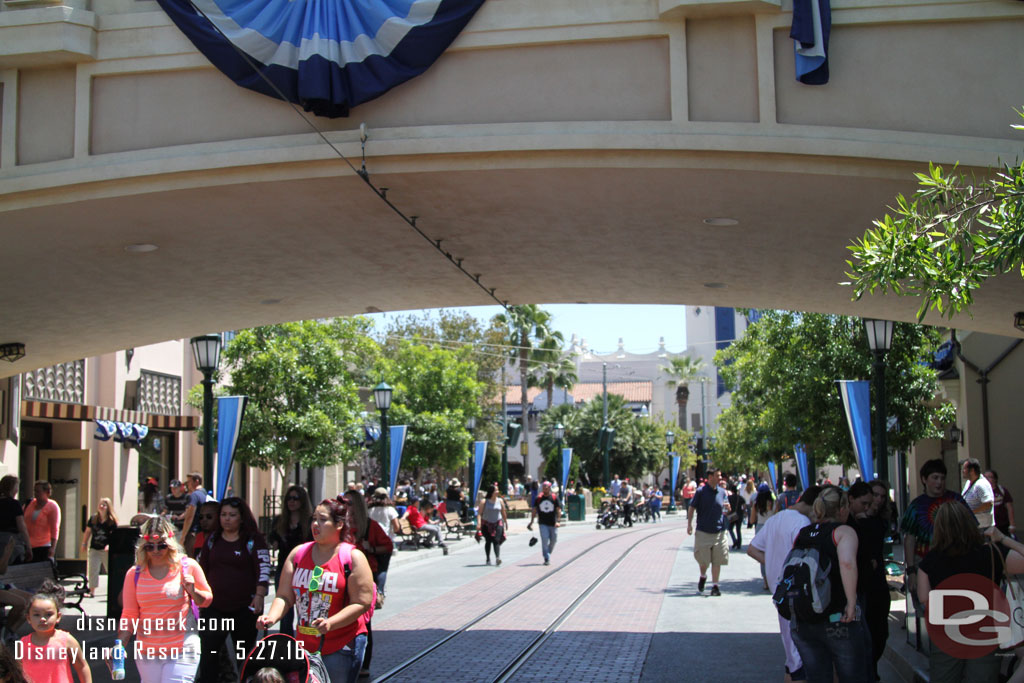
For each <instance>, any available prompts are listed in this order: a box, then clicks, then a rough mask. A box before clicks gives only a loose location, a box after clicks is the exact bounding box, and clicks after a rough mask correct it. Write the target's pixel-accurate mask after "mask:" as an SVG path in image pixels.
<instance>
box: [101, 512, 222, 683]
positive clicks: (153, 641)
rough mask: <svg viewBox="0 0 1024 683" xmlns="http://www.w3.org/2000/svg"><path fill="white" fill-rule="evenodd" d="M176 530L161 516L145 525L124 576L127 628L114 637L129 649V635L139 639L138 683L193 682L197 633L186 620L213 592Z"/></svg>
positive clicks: (124, 622)
mask: <svg viewBox="0 0 1024 683" xmlns="http://www.w3.org/2000/svg"><path fill="white" fill-rule="evenodd" d="M176 532H177V530H176V529H175V528H174V525H173V524H171V522H170V521H169V520H168V519H166V518H163V517H156V518H153V519H150V520H148V521H147V522H146V523H145V524H143V525H142V528H141V529H140V535H139V542H138V544H137V545H136V546H135V566H134V567H132V568H131V569H129V570H128V573H127V574H126V575H125V577H124V589H123V592H122V598H123V602H124V608H123V609H122V611H121V625H122V626H124V627H125V628H124V629H123V630H121V632H120V633H119V634H118V637H119V638H120V639H121V643H122V645H124V647H125V648H126V649H129V650H131V649H132V648H131V647H130V646H129V644H128V641H129V639H130V638H131V637H132V636H133V635H134V636H135V639H136V640H137V641H138V642H137V643H136V647H135V648H134V651H135V652H136V653H139V655H141V656H136V657H135V665H136V666H137V667H138V670H139V677H140V678H141V679H142V683H192V681H194V680H196V671H197V669H198V667H199V653H200V647H199V642H200V641H199V634H198V633H196V631H195V628H194V625H193V624H192V623H191V622H190V621H189V619H190V617H191V616H193V615H194V611H193V609H192V605H196V606H198V607H203V606H205V605H208V604H209V603H210V601H211V600H212V599H213V595H212V592H211V591H210V584H209V583H208V582H207V580H206V573H205V572H204V571H203V570H202V568H201V567H200V566H199V565H197V564H196V563H195V562H194V561H192V560H190V559H189V558H188V557H186V556H185V549H184V548H182V547H181V545H180V544H179V543H178V541H177V540H176V538H175V534H176ZM183 627H184V628H183ZM135 629H138V630H135Z"/></svg>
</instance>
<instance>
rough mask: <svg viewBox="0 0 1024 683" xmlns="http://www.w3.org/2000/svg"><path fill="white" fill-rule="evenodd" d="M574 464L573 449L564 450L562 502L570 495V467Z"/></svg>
mask: <svg viewBox="0 0 1024 683" xmlns="http://www.w3.org/2000/svg"><path fill="white" fill-rule="evenodd" d="M571 463H572V449H571V448H563V449H562V481H561V487H562V500H563V501H564V500H565V497H566V496H567V495H569V465H570V464H571Z"/></svg>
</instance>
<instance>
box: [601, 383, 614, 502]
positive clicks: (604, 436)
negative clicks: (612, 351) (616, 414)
mask: <svg viewBox="0 0 1024 683" xmlns="http://www.w3.org/2000/svg"><path fill="white" fill-rule="evenodd" d="M601 387H602V393H603V394H604V412H603V414H602V415H603V417H602V421H601V439H600V440H599V443H600V444H601V446H602V447H603V450H604V489H605V491H609V490H611V485H612V476H611V472H610V471H609V470H610V465H609V463H608V450H609V449H610V448H611V445H612V444H611V437H610V436H609V434H608V364H607V363H602V364H601Z"/></svg>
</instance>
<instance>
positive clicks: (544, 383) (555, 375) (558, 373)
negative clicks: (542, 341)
mask: <svg viewBox="0 0 1024 683" xmlns="http://www.w3.org/2000/svg"><path fill="white" fill-rule="evenodd" d="M554 342H555V339H554V338H553V337H552V338H550V339H549V341H547V342H546V343H548V344H549V345H551V344H552V343H554ZM578 381H579V376H578V375H577V374H576V361H574V360H573V358H572V356H570V355H568V354H562V352H561V349H558V350H557V354H555V355H554V357H553V358H552V359H551V360H549V361H540V365H539V366H538V367H537V368H535V369H534V371H533V373H532V374H530V376H529V377H528V378H527V384H528V385H529V386H531V387H539V388H541V389H543V390H544V392H545V393H546V395H547V399H548V403H547V404H548V406H551V404H552V403H553V402H554V397H555V389H564V390H565V391H570V390H571V389H572V388H573V387H574V386H576V382H578Z"/></svg>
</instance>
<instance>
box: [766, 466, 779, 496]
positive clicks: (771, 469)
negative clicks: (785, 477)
mask: <svg viewBox="0 0 1024 683" xmlns="http://www.w3.org/2000/svg"><path fill="white" fill-rule="evenodd" d="M778 481H779V472H778V469H777V468H776V467H775V461H774V460H772V461H769V463H768V485H769V486H771V487H772V493H776V488H775V487H776V486H777V482H778Z"/></svg>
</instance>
